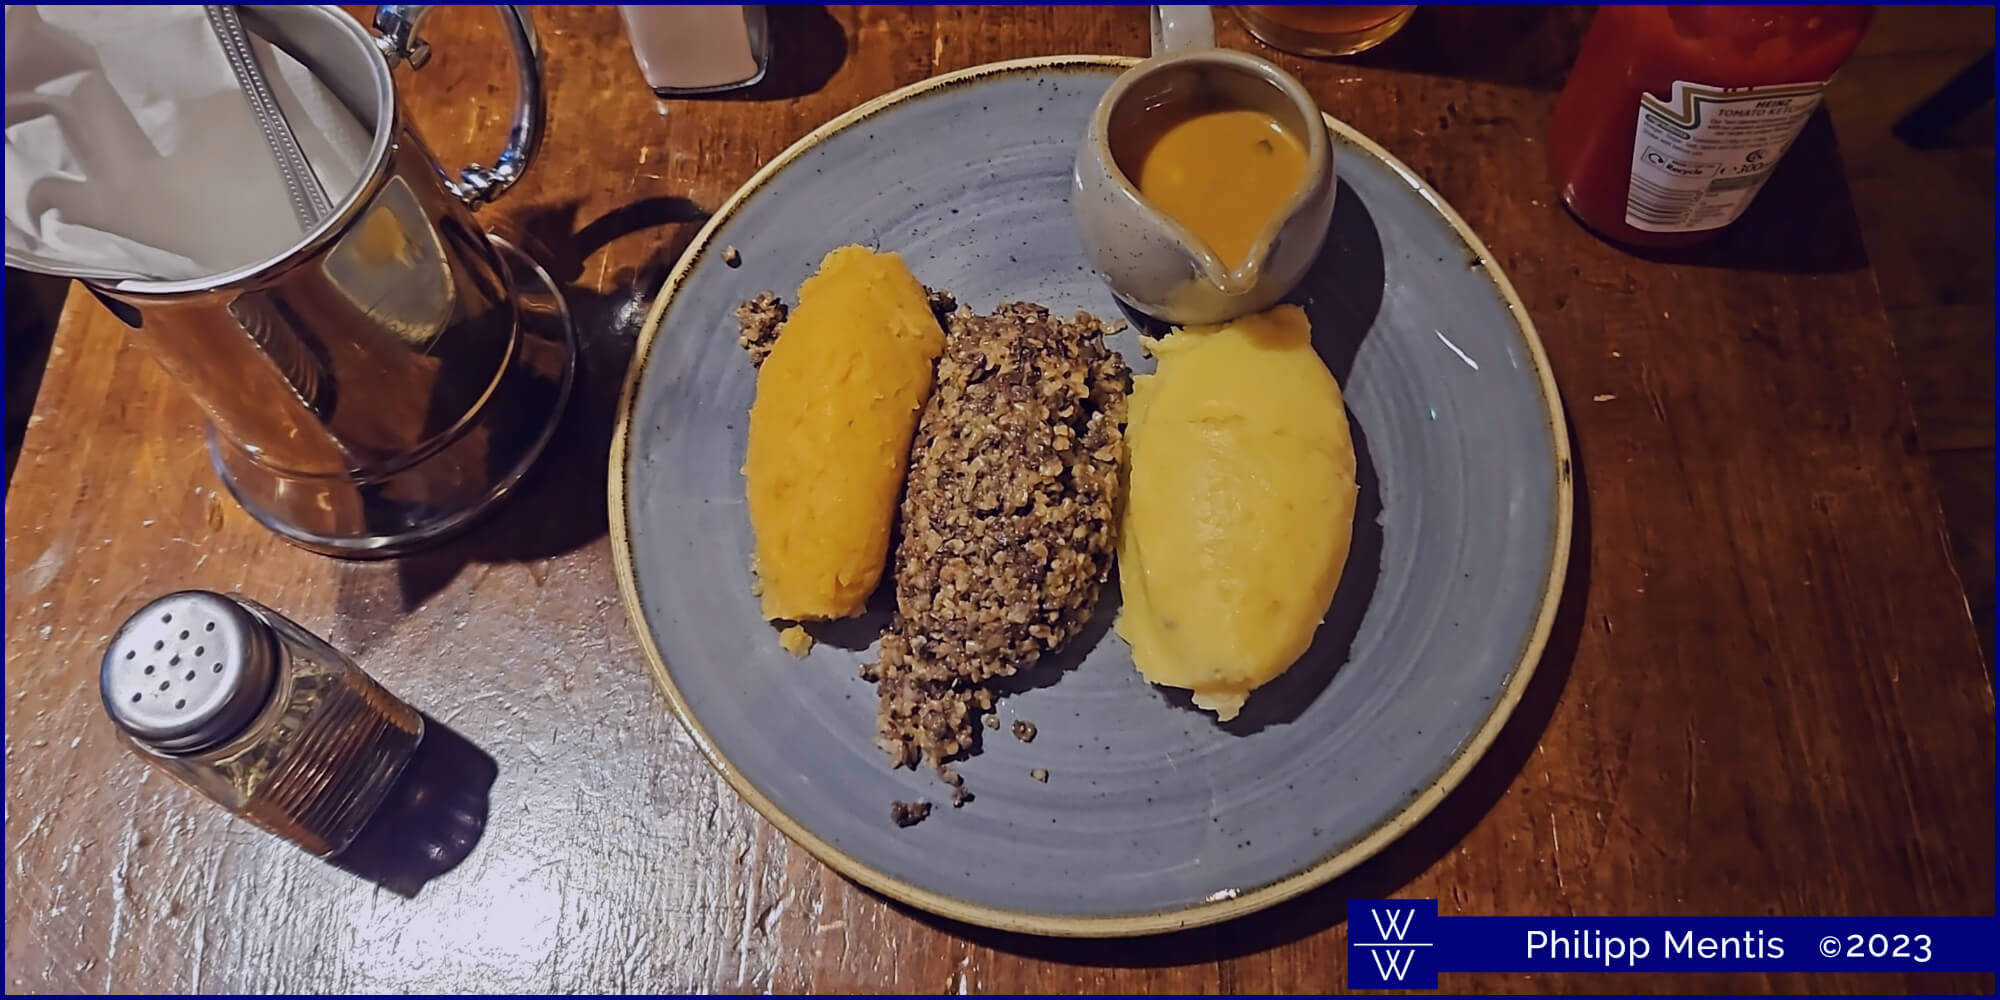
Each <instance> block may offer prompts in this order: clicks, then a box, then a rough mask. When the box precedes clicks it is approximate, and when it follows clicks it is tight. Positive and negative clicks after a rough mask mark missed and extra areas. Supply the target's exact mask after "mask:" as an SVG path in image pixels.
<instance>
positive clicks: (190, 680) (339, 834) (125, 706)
mask: <svg viewBox="0 0 2000 1000" xmlns="http://www.w3.org/2000/svg"><path fill="white" fill-rule="evenodd" d="M99 687H100V693H101V694H102V696H103V699H104V707H105V710H106V711H107V712H109V713H110V715H111V719H112V721H113V722H115V723H117V725H118V727H119V729H120V730H122V731H123V734H124V736H125V738H126V739H127V740H128V741H129V742H130V743H131V745H132V746H133V748H134V749H135V750H136V751H137V752H138V753H139V755H140V756H141V757H143V758H145V759H146V760H147V761H148V762H150V763H151V764H153V765H154V766H156V767H159V768H160V769H162V770H164V771H166V772H168V773H169V774H171V775H173V776H174V777H175V778H177V779H179V780H181V781H183V782H185V783H186V784H188V785H190V786H192V787H193V788H195V789H196V790H198V791H200V792H201V793H202V794H204V795H206V796H208V797H209V798H211V799H213V800H215V801H216V802H218V803H220V804H221V805H222V806H223V807H224V808H226V809H228V810H229V811H230V812H232V813H235V814H236V815H238V816H240V817H242V818H244V819H246V820H248V821H250V822H251V823H253V824H255V825H257V826H258V827H261V828H263V829H265V830H267V831H269V832H271V833H274V834H277V835H278V836H280V837H283V838H285V839H287V840H290V841H292V842H294V843H296V844H297V845H298V846H300V847H302V848H304V849H305V850H307V851H308V852H310V853H312V854H315V855H318V856H320V857H328V856H331V855H334V854H338V853H339V852H340V851H341V850H343V849H344V848H346V847H347V846H348V844H350V843H351V842H353V840H354V838H355V836H356V835H357V834H358V833H360V832H361V829H362V827H364V826H366V825H367V823H368V820H369V819H370V818H371V817H373V816H374V814H375V811H376V809H377V808H378V807H380V806H381V804H382V801H383V799H384V798H385V797H386V796H387V794H388V792H389V789H390V787H391V786H393V785H394V784H395V783H396V779H397V778H398V777H400V776H401V775H402V773H403V769H404V767H405V766H406V765H408V764H409V762H410V758H411V757H412V756H413V755H414V754H415V751H416V749H417V744H418V743H419V742H420V741H421V740H422V739H423V735H424V720H423V716H422V715H420V714H418V713H417V711H416V709H413V708H411V707H410V706H409V705H407V704H405V703H403V702H402V701H401V700H399V699H397V698H396V696H395V695H393V694H390V693H389V692H388V691H387V690H385V689H384V688H383V687H382V686H381V685H380V684H378V683H376V682H375V680H374V679H373V678H371V677H369V676H368V675H367V674H366V673H363V672H362V670H361V668H360V667H358V666H356V665H355V664H354V662H353V661H352V660H349V659H348V658H347V657H346V656H343V655H342V654H341V653H340V652H339V651H338V650H335V649H334V648H333V647H331V646H329V645H328V644H326V643H325V642H323V641H321V640H320V639H319V638H318V637H316V636H314V635H313V634H312V633H310V632H307V631H306V630H305V629H303V628H301V627H299V626H298V625H297V624H296V623H294V622H292V621H291V620H289V619H287V618H285V617H284V616H283V615H280V614H278V613H277V612H275V611H272V610H271V609H269V608H267V607H264V606H263V605H261V604H258V603H256V602H255V601H251V600H248V599H246V598H242V597H238V596H235V595H230V596H223V595H221V594H216V593H211V592H209V591H203V590H186V591H180V592H177V593H173V594H168V595H166V596H164V597H161V598H159V599H157V600H155V601H153V602H152V603H151V604H148V605H146V606H145V607H144V608H141V609H140V610H139V611H138V612H137V613H136V614H134V615H133V616H132V617H131V618H130V619H128V620H127V621H126V622H125V624H124V625H123V626H121V627H120V628H119V630H118V633H117V634H116V635H115V636H113V637H112V640H111V645H110V647H109V648H108V649H106V650H105V653H104V662H103V666H102V669H101V671H100V675H99Z"/></svg>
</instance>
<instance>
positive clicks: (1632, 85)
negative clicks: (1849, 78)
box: [1548, 5, 1875, 247]
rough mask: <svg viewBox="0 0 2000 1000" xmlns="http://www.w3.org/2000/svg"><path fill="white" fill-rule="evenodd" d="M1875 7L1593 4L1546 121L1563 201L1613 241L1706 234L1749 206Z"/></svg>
mask: <svg viewBox="0 0 2000 1000" xmlns="http://www.w3.org/2000/svg"><path fill="white" fill-rule="evenodd" d="M1874 12H1875V9H1874V8H1873V7H1843V6H1833V5H1824V6H1799V7H1791V6H1784V7H1781V6H1745V7H1730V6H1652V7H1618V6H1604V7H1601V8H1599V9H1598V13H1597V17H1596V20H1595V21H1593V22H1592V23H1591V26H1590V31H1589V33H1588V34H1586V35H1585V36H1584V39H1583V48H1582V50H1581V51H1580V52H1579V53H1578V54H1577V58H1576V65H1575V66H1573V67H1572V68H1571V69H1570V73H1569V80H1568V82H1567V83H1566V84H1565V85H1564V87H1563V92H1562V97H1561V98H1560V99H1559V100H1558V101H1557V103H1556V110H1555V116H1554V118H1553V119H1551V120H1550V122H1549V143H1548V146H1549V164H1550V167H1551V169H1552V170H1553V172H1554V175H1555V182H1556V184H1557V185H1558V186H1559V187H1560V189H1561V191H1562V199H1563V202H1564V203H1565V204H1567V205H1568V206H1569V209H1570V211H1571V212H1573V213H1575V215H1576V217H1577V218H1578V219H1580V220H1582V222H1583V223H1584V225H1586V226H1589V227H1590V228H1591V229H1593V230H1595V231H1596V232H1597V233H1598V234H1599V235H1600V236H1603V237H1605V238H1606V239H1609V240H1611V241H1613V242H1616V243H1624V244H1629V245H1633V246H1642V247H1674V246H1686V245H1689V244H1692V243H1698V242H1701V241H1703V240H1705V239H1708V238H1710V237H1712V236H1714V235H1716V234H1717V233H1718V232H1720V231H1721V230H1722V229H1723V228H1724V227H1726V226H1728V225H1729V224H1730V223H1732V222H1735V221H1736V219H1737V217H1739V216H1741V215H1742V214H1743V211H1744V209H1746V208H1748V207H1750V202H1751V200H1752V199H1753V198H1755V197H1756V196H1757V192H1758V191H1759V190H1760V189H1761V188H1762V187H1763V186H1764V182H1765V181H1766V180H1768V179H1769V178H1770V176H1771V173H1772V170H1773V168H1775V167H1776V166H1777V164H1778V161H1779V160H1780V159H1781V158H1782V157H1783V156H1784V155H1785V151H1786V150H1787V149H1789V148H1790V147H1791V144H1792V140H1794V139H1796V138H1798V135H1799V132H1800V130H1802V129H1803V128H1804V127H1805V124H1806V120H1807V119H1809V118H1810V117H1812V113H1813V111H1814V109H1816V108H1818V107H1819V102H1820V96H1821V92H1822V91H1823V90H1824V88H1825V86H1826V82H1827V80H1828V79H1830V78H1831V77H1832V76H1833V74H1834V72H1835V71H1836V70H1838V69H1839V68H1840V67H1841V65H1842V64H1843V63H1845V62H1846V61H1847V58H1848V57H1849V56H1851V55H1853V54H1854V49H1855V46H1857V45H1859V44H1860V43H1861V36H1862V33H1863V32H1865V31H1866V30H1867V28H1868V24H1869V22H1870V21H1871V20H1872V19H1873V17H1874Z"/></svg>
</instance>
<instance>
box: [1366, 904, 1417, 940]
mask: <svg viewBox="0 0 2000 1000" xmlns="http://www.w3.org/2000/svg"><path fill="white" fill-rule="evenodd" d="M1368 915H1369V916H1370V917H1373V918H1374V919H1375V939H1376V940H1377V941H1401V940H1403V935H1405V934H1408V933H1409V932H1410V923H1411V922H1412V921H1414V920H1415V919H1416V917H1417V911H1416V910H1415V909H1414V908H1412V909H1407V910H1370V911H1368Z"/></svg>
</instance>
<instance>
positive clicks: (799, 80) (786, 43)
mask: <svg viewBox="0 0 2000 1000" xmlns="http://www.w3.org/2000/svg"><path fill="white" fill-rule="evenodd" d="M764 11H765V15H764V16H765V17H766V18H767V19H768V20H767V23H768V24H769V26H770V32H771V63H770V67H769V68H768V69H767V70H765V72H764V78H763V79H762V80H759V81H757V82H756V84H754V85H752V86H749V87H745V88H743V89H742V90H725V91H723V92H721V93H719V94H707V95H704V96H702V97H700V98H697V100H703V101H788V100H794V99H797V98H800V97H804V96H806V95H807V94H811V93H815V92H817V91H818V90H819V89H820V88H821V87H824V86H826V82H827V81H828V80H831V79H833V74H835V73H838V72H840V67H841V64H843V63H845V62H846V61H847V32H845V31H844V30H842V29H841V27H840V22H839V21H836V20H834V19H833V15H832V14H829V13H827V10H826V8H825V7H824V6H821V5H819V4H801V5H799V6H796V7H794V6H789V5H783V4H772V5H770V6H767V7H765V8H764Z"/></svg>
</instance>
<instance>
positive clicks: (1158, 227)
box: [1070, 5, 1335, 326]
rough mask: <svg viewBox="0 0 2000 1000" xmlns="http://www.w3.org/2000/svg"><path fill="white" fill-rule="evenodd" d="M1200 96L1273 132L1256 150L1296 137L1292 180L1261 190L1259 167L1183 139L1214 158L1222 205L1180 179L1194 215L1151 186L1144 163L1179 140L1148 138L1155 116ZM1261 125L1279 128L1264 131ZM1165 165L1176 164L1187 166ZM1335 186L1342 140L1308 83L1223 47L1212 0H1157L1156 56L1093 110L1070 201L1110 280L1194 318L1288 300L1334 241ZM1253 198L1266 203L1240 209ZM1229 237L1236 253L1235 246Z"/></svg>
mask: <svg viewBox="0 0 2000 1000" xmlns="http://www.w3.org/2000/svg"><path fill="white" fill-rule="evenodd" d="M1189 106H1199V107H1201V108H1202V109H1204V111H1203V113H1209V112H1210V111H1214V112H1221V113H1223V114H1226V115H1233V116H1235V119H1234V120H1232V121H1229V122H1219V123H1217V124H1225V125H1227V126H1229V127H1230V128H1232V129H1234V130H1235V134H1236V135H1237V136H1238V137H1241V138H1247V139H1249V140H1250V141H1251V142H1253V143H1258V144H1265V145H1262V146H1253V147H1251V148H1265V149H1268V148H1269V147H1268V143H1269V142H1278V143H1284V144H1286V145H1287V146H1291V147H1292V148H1290V149H1288V150H1286V151H1285V152H1288V153H1289V155H1290V157H1291V159H1292V162H1291V163H1290V164H1288V165H1287V167H1288V172H1287V173H1285V174H1284V175H1283V176H1285V177H1287V178H1288V179H1289V180H1290V182H1289V183H1286V184H1281V185H1278V186H1276V187H1269V186H1268V185H1267V186H1266V187H1265V188H1263V189H1254V188H1253V187H1252V185H1258V184H1264V183H1265V182H1264V181H1261V180H1259V179H1257V178H1256V177H1254V176H1253V175H1252V174H1251V173H1250V172H1247V171H1246V172H1244V173H1242V174H1240V175H1232V174H1230V173H1228V171H1227V170H1226V169H1225V170H1224V171H1223V172H1222V173H1220V174H1217V173H1216V171H1215V169H1214V164H1215V162H1216V161H1217V160H1218V159H1219V157H1218V154H1217V153H1216V151H1215V150H1214V149H1213V148H1212V147H1207V146H1192V147H1191V146H1185V145H1184V147H1183V148H1186V149H1189V150H1191V151H1196V153H1197V155H1196V156H1194V157H1192V158H1191V159H1194V160H1197V161H1200V165H1202V166H1205V167H1207V168H1208V169H1207V170H1205V171H1204V174H1203V176H1205V177H1209V178H1210V179H1211V180H1212V182H1213V184H1214V186H1213V188H1212V189H1210V190H1209V191H1207V192H1205V194H1206V195H1207V196H1209V197H1210V198H1211V199H1212V200H1213V204H1208V205H1203V204H1201V202H1202V199H1203V197H1204V192H1202V191H1194V192H1186V191H1183V192H1182V195H1183V198H1184V204H1186V205H1187V206H1188V207H1189V208H1191V209H1192V208H1199V209H1200V210H1202V211H1203V212H1205V213H1206V214H1208V215H1209V216H1211V218H1208V219H1202V220H1196V219H1195V218H1194V217H1193V213H1192V212H1183V214H1182V215H1181V216H1180V217H1176V216H1175V215H1174V214H1170V212H1169V211H1168V210H1167V207H1166V206H1165V205H1163V204H1162V203H1160V202H1158V201H1156V200H1155V199H1153V198H1149V197H1148V196H1147V195H1146V194H1144V193H1142V191H1141V190H1140V187H1141V178H1140V169H1139V168H1140V166H1141V161H1142V160H1143V158H1144V157H1146V156H1149V155H1155V154H1154V153H1153V150H1160V149H1164V148H1165V147H1166V144H1167V141H1168V140H1166V139H1165V138H1160V139H1158V141H1157V143H1156V144H1155V145H1154V146H1152V147H1151V148H1150V149H1148V148H1140V147H1141V143H1142V142H1143V141H1144V138H1143V137H1147V136H1149V135H1150V136H1158V135H1159V134H1160V132H1161V130H1160V129H1159V128H1157V127H1154V126H1153V124H1152V123H1150V122H1148V121H1147V120H1146V119H1147V118H1148V116H1158V115H1177V114H1182V113H1183V111H1182V110H1177V109H1183V108H1185V107H1189ZM1260 126H1261V127H1263V128H1266V129H1269V130H1274V132H1273V133H1272V134H1271V135H1270V136H1268V138H1264V139H1260V138H1257V135H1258V133H1256V132H1255V131H1254V130H1255V129H1256V128H1258V127H1260ZM1245 127H1248V128H1250V129H1252V130H1253V131H1251V132H1249V133H1245V132H1243V129H1244V128H1245ZM1135 137H1140V138H1135ZM1182 141H1183V143H1186V142H1189V141H1192V142H1196V143H1199V142H1201V141H1202V140H1200V139H1192V140H1188V139H1184V140H1182ZM1293 144H1295V145H1293ZM1252 165H1253V166H1262V164H1252ZM1146 167H1147V170H1148V171H1149V172H1153V171H1154V170H1155V167H1154V165H1152V164H1146ZM1159 169H1160V170H1163V171H1165V172H1167V173H1168V174H1169V175H1171V174H1172V172H1173V171H1175V170H1177V169H1179V168H1178V167H1176V166H1173V165H1168V166H1166V167H1161V168H1159ZM1166 179H1167V181H1169V182H1171V181H1173V180H1174V179H1175V178H1173V177H1172V176H1168V177H1167V178H1166ZM1334 191H1335V182H1334V165H1333V150H1332V144H1331V142H1329V140H1328V139H1327V131H1326V126H1325V122H1324V120H1323V118H1322V117H1321V115H1320V110H1319V107H1318V106H1317V105H1316V104H1315V103H1314V102H1313V99H1312V96H1311V95H1310V94H1308V93H1307V92H1306V89H1305V87H1304V85H1302V84H1300V83H1299V82H1298V80H1297V79H1295V78H1293V77H1292V76H1291V74H1289V73H1286V72H1285V71H1284V70H1282V69H1280V68H1279V67H1277V66H1276V65H1274V64H1272V63H1271V62H1269V61H1267V60H1264V59H1260V58H1258V57H1256V56H1254V55H1250V54H1249V53H1245V52H1236V51H1231V50H1227V49H1218V48H1216V47H1215V26H1214V21H1213V17H1212V15H1211V14H1210V13H1209V9H1208V8H1207V7H1205V6H1183V5H1164V6H1158V7H1155V8H1153V56H1152V57H1151V58H1149V59H1147V60H1145V61H1143V62H1141V63H1139V64H1137V65H1135V66H1133V67H1132V68H1131V69H1129V70H1127V71H1126V72H1124V73H1123V74H1120V75H1119V77H1118V78H1117V80H1115V81H1114V82H1113V83H1112V84H1111V88H1110V90H1108V91H1106V93H1105V95H1104V97H1103V99H1102V100H1101V101H1099V102H1098V105H1097V108H1096V110H1095V111H1094V112H1093V113H1092V115H1091V118H1090V124H1089V127H1088V129H1087V131H1086V133H1085V135H1084V140H1083V142H1082V144H1081V146H1080V147H1079V149H1078V152H1077V160H1076V176H1075V184H1074V190H1073V191H1072V192H1071V198H1070V205H1071V210H1072V212H1073V213H1074V214H1075V217H1076V223H1077V228H1078V233H1079V236H1080V237H1081V238H1082V241H1083V248H1084V254H1085V257H1086V258H1087V259H1088V260H1089V261H1090V263H1091V266H1092V267H1093V268H1094V269H1095V270H1096V271H1097V273H1098V274H1099V275H1100V276H1102V277H1103V279H1104V280H1105V282H1106V283H1107V284H1108V285H1109V286H1110V288H1111V290H1112V292H1113V293H1114V294H1116V295H1117V296H1118V298H1120V299H1121V300H1123V301H1124V302H1125V303H1126V304H1127V305H1129V306H1131V307H1133V308H1134V309H1137V310H1138V311H1140V312H1142V313H1145V314H1147V315H1149V316H1152V317H1153V318H1155V319H1159V320H1162V321H1164V322H1167V323H1171V324H1174V325H1177V326H1186V325H1199V324H1211V323H1222V322H1226V321H1228V320H1231V319H1235V318H1237V317H1239V316H1244V315H1248V314H1250V313H1255V312H1261V311H1263V310H1265V309H1268V308H1270V307H1271V306H1273V305H1276V304H1277V303H1278V302H1279V300H1281V299H1282V298H1284V296H1285V295H1286V294H1287V293H1289V292H1290V291H1291V290H1292V288H1293V287H1294V286H1295V285H1297V284H1298V282H1299V281H1300V280H1301V279H1302V278H1303V277H1304V276H1305V274H1306V271H1307V269H1308V268H1310V267H1311V266H1312V263H1313V259H1314V258H1315V257H1317V256H1318V254H1319V251H1320V247H1321V245H1322V244H1323V243H1325V241H1326V233H1327V226H1328V224H1329V222H1330V220H1331V218H1332V215H1333V202H1334ZM1246 204H1247V205H1257V206H1261V208H1257V209H1246V210H1244V211H1237V210H1236V206H1238V205H1246ZM1259 211H1261V215H1259V214H1245V213H1246V212H1259ZM1197 221H1200V222H1206V223H1208V224H1209V225H1208V226H1207V228H1208V236H1207V238H1204V236H1203V234H1202V233H1201V232H1199V231H1198V226H1197V225H1191V224H1190V223H1191V222H1197ZM1217 226H1221V227H1223V229H1226V230H1228V231H1227V232H1220V231H1218V229H1217ZM1230 246H1235V247H1236V252H1235V253H1233V254H1229V255H1227V256H1226V255H1225V249H1226V248H1228V247H1230Z"/></svg>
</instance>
